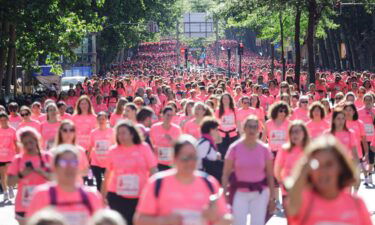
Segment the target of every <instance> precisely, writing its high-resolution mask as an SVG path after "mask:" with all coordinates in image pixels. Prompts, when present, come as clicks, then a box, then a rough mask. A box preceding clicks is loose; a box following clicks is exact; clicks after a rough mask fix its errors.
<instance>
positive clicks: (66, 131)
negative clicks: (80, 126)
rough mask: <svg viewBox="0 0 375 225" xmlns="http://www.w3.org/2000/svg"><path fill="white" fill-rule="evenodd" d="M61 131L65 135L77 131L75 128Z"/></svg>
mask: <svg viewBox="0 0 375 225" xmlns="http://www.w3.org/2000/svg"><path fill="white" fill-rule="evenodd" d="M61 131H62V132H64V133H68V132H71V133H72V132H75V131H76V129H74V128H70V129H68V128H63V129H61Z"/></svg>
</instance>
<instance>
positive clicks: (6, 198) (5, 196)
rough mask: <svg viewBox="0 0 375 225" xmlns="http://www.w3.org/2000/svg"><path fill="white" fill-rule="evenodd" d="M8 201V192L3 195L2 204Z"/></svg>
mask: <svg viewBox="0 0 375 225" xmlns="http://www.w3.org/2000/svg"><path fill="white" fill-rule="evenodd" d="M8 200H9V194H8V192H5V193H4V202H5V201H8Z"/></svg>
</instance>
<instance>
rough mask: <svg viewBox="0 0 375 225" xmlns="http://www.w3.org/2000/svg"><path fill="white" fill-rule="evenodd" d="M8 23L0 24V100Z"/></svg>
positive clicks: (1, 96)
mask: <svg viewBox="0 0 375 225" xmlns="http://www.w3.org/2000/svg"><path fill="white" fill-rule="evenodd" d="M8 30H9V26H8V22H2V24H1V30H0V99H4V91H3V80H4V68H5V59H6V52H7V44H6V43H7V37H8V35H9V31H8Z"/></svg>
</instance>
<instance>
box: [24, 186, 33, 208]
mask: <svg viewBox="0 0 375 225" xmlns="http://www.w3.org/2000/svg"><path fill="white" fill-rule="evenodd" d="M34 188H35V186H24V187H23V188H22V206H24V207H28V206H29V204H30V201H31V196H32V194H33V190H34Z"/></svg>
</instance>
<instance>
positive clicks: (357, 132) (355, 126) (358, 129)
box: [346, 120, 366, 158]
mask: <svg viewBox="0 0 375 225" xmlns="http://www.w3.org/2000/svg"><path fill="white" fill-rule="evenodd" d="M346 127H347V128H348V129H350V130H352V131H353V134H354V137H355V143H356V147H357V152H358V157H359V158H362V157H363V152H362V146H361V142H362V138H363V137H365V136H366V134H365V126H364V125H363V122H362V121H361V120H355V121H353V120H346Z"/></svg>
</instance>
